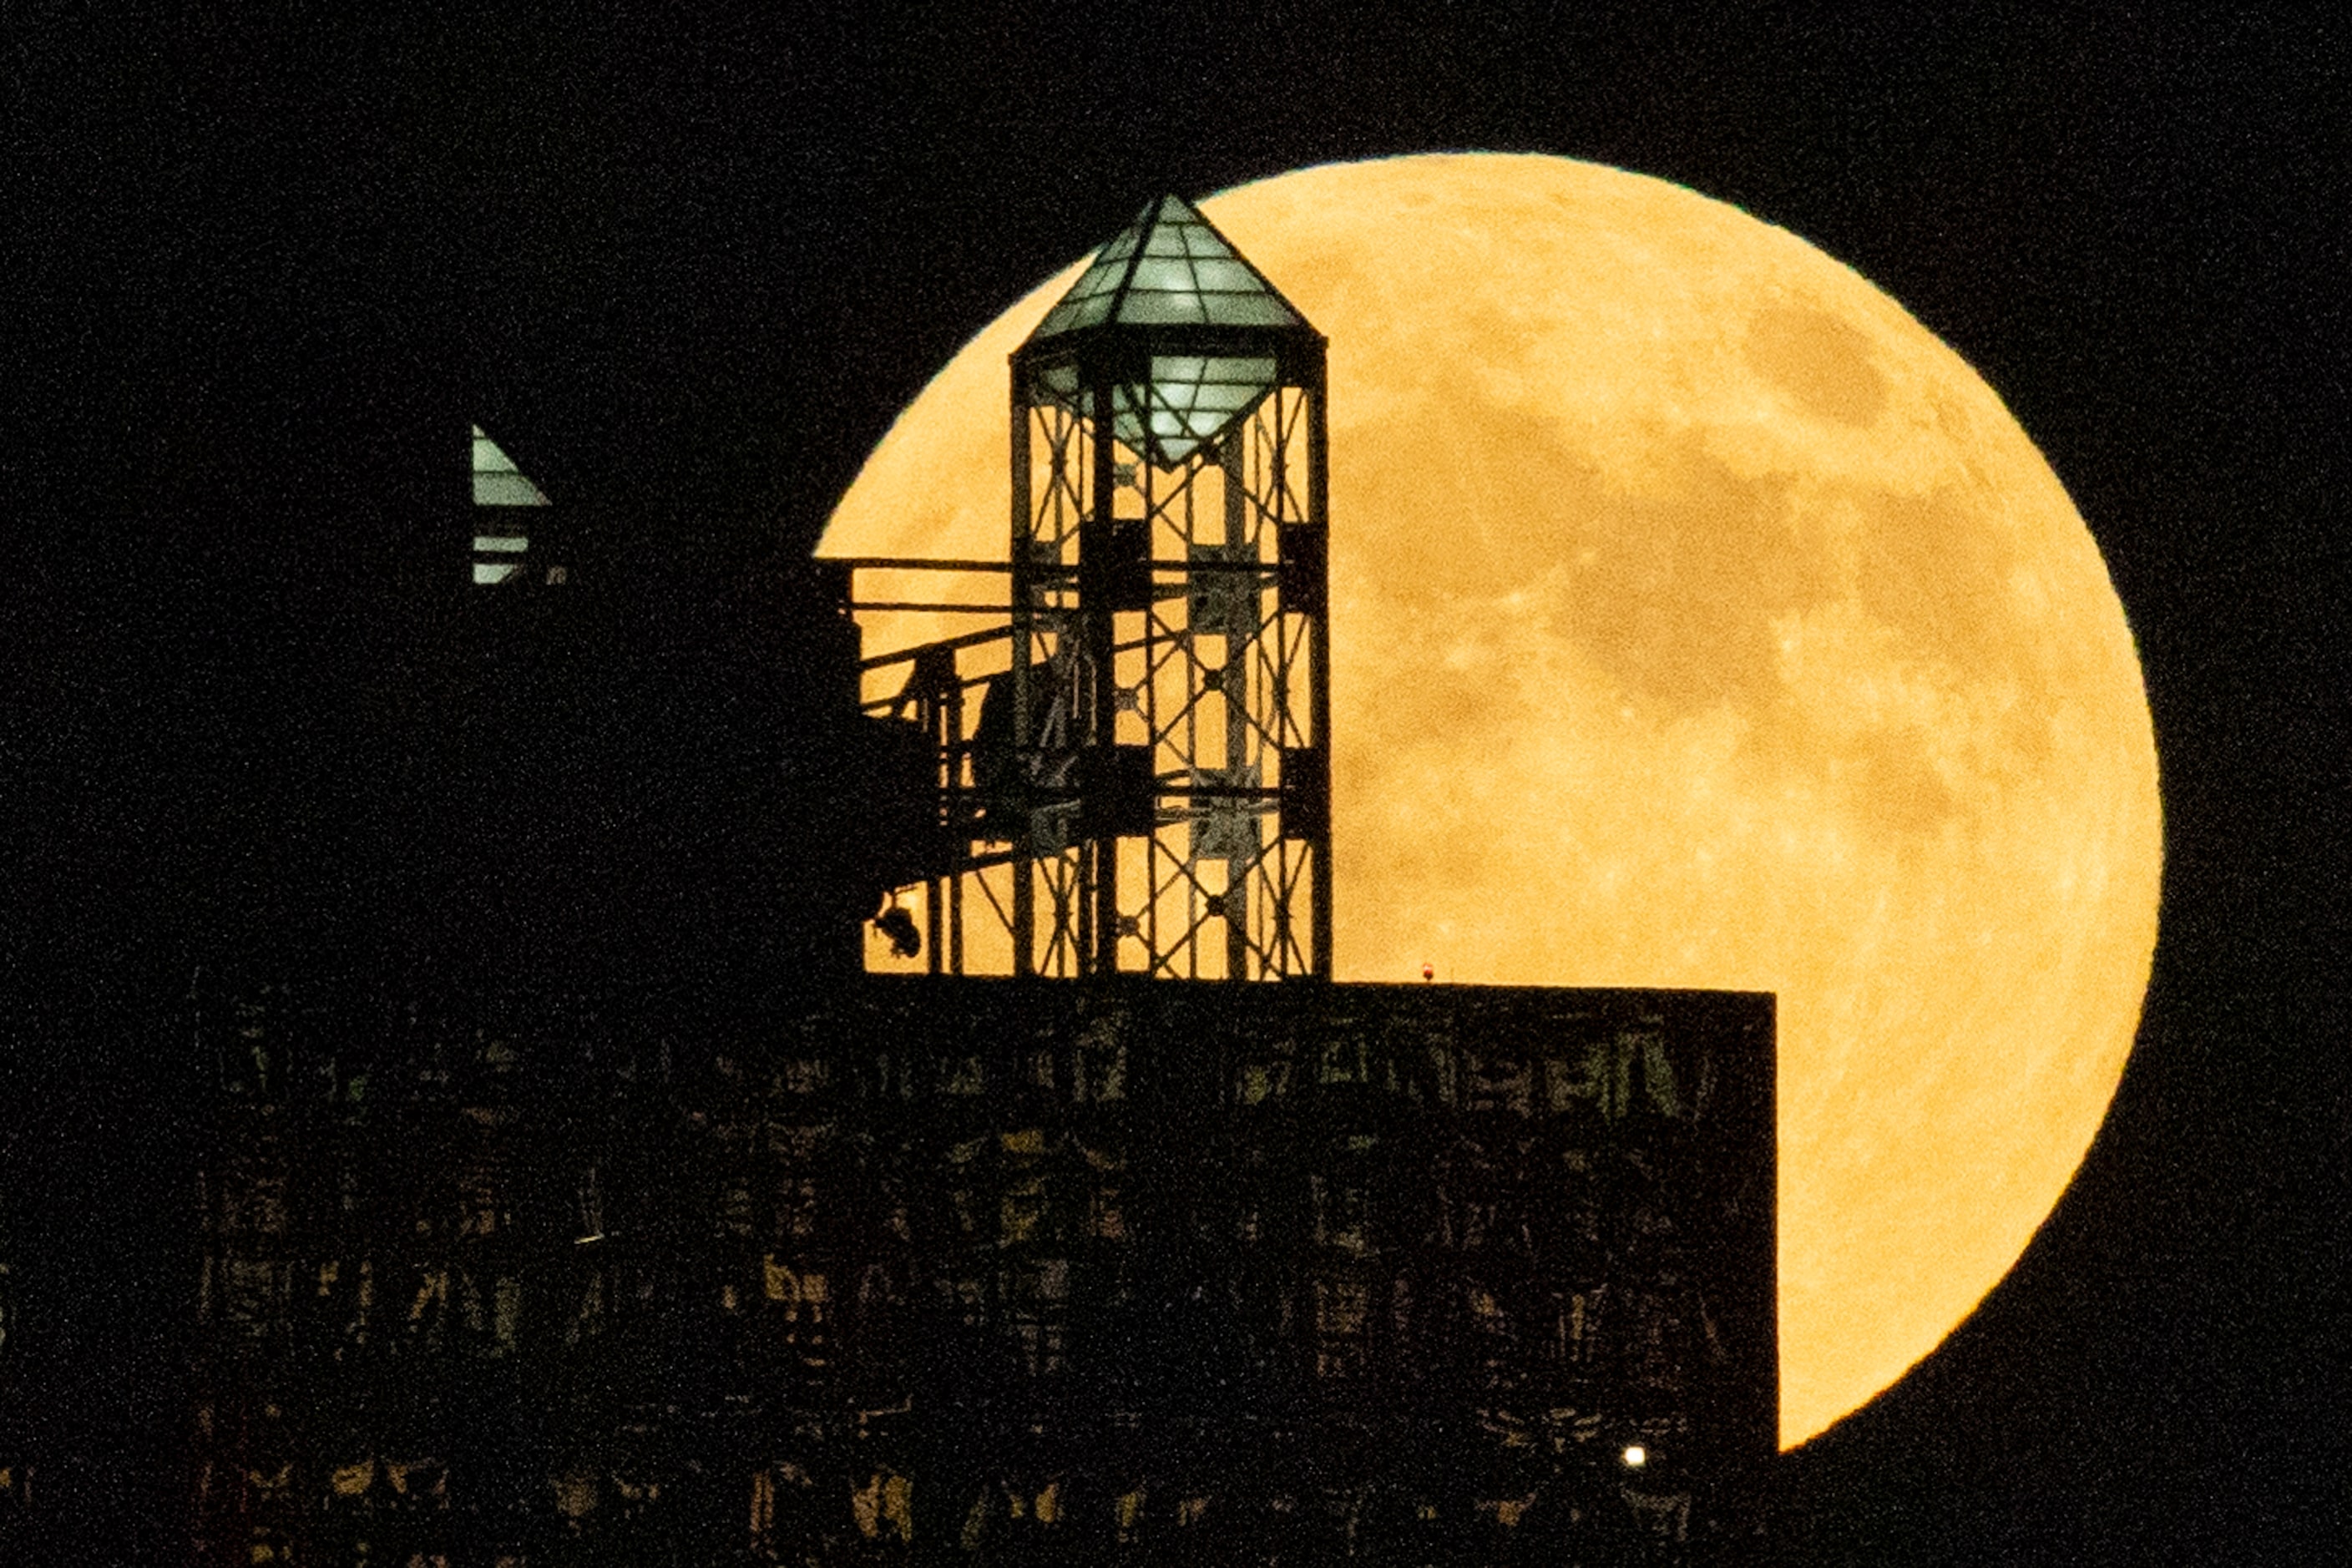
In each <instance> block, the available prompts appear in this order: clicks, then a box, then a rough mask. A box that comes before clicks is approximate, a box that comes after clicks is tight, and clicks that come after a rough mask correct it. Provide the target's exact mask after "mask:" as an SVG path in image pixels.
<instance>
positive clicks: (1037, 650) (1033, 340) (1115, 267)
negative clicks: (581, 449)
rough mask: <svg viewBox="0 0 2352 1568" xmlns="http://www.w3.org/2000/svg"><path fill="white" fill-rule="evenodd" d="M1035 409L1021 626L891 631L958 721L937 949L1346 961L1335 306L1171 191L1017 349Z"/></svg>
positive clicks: (922, 706)
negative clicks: (1333, 481) (939, 636)
mask: <svg viewBox="0 0 2352 1568" xmlns="http://www.w3.org/2000/svg"><path fill="white" fill-rule="evenodd" d="M1011 425H1012V437H1013V449H1012V491H1013V493H1012V524H1013V531H1012V541H1011V551H1010V553H1009V563H1010V564H1009V568H1008V570H1009V573H1010V576H1011V594H1010V597H1009V602H1008V603H1007V604H1006V605H1005V609H1006V612H1007V623H1006V625H1005V626H1004V627H1003V630H1002V632H997V631H983V632H979V633H975V634H971V635H970V636H968V637H960V638H955V639H950V641H949V642H945V643H935V644H931V645H928V646H927V647H922V648H917V649H908V650H906V651H904V652H902V653H899V654H895V655H886V656H884V657H883V658H881V659H878V660H870V661H868V662H869V664H892V663H898V662H903V663H905V664H906V665H907V666H908V680H907V683H906V685H905V687H904V688H902V689H900V690H899V691H898V694H897V695H896V696H895V697H892V698H889V699H887V700H884V701H883V702H880V703H877V704H876V706H877V708H881V709H887V710H891V711H894V712H898V713H901V714H906V713H908V712H909V711H911V713H912V715H913V717H914V718H915V719H916V720H917V721H918V722H919V723H920V724H921V725H922V726H923V727H924V729H925V731H926V733H927V734H929V737H930V738H931V740H932V742H933V743H934V744H935V745H936V746H937V748H938V751H939V772H938V782H939V785H940V802H941V805H940V811H939V834H940V837H938V838H936V839H935V840H934V841H933V842H932V844H931V846H930V847H929V850H928V851H927V852H926V853H925V854H924V855H923V856H922V857H921V859H922V861H923V864H922V865H921V867H920V869H921V871H922V873H923V875H922V877H921V880H922V882H923V884H924V891H923V894H922V898H923V901H924V903H925V907H926V910H927V914H928V919H929V925H930V928H931V931H930V935H931V948H932V966H933V967H934V968H935V969H940V970H944V971H948V972H952V973H966V972H973V973H978V972H983V971H986V970H988V969H991V968H1001V969H1002V970H1006V971H1009V972H1010V973H1015V974H1044V975H1064V976H1078V975H1104V974H1114V973H1141V974H1159V975H1165V976H1170V977H1178V978H1188V979H1225V980H1267V979H1286V978H1292V977H1297V976H1312V977H1315V978H1318V979H1328V978H1329V977H1330V973H1331V868H1330V843H1331V825H1330V809H1329V794H1330V788H1329V781H1330V760H1329V752H1328V728H1329V721H1330V678H1329V672H1328V665H1329V646H1330V644H1329V632H1328V621H1327V619H1326V615H1325V605H1326V592H1325V586H1326V549H1325V540H1326V528H1327V515H1326V514H1327V510H1328V504H1327V497H1328V484H1327V482H1326V477H1327V472H1328V464H1327V447H1328V443H1327V436H1326V426H1325V412H1324V339H1323V336H1322V334H1321V333H1319V332H1318V331H1316V330H1315V329H1314V328H1313V327H1312V326H1311V325H1309V324H1308V322H1307V319H1306V317H1305V316H1304V315H1303V314H1301V313H1300V312H1299V310H1297V307H1296V306H1294V305H1292V304H1291V303H1290V302H1289V301H1288V300H1285V299H1284V298H1283V297H1282V294H1281V292H1280V290H1278V289H1276V288H1275V287H1274V285H1273V284H1272V283H1270V282H1269V281H1267V279H1266V278H1265V274H1263V273H1261V272H1260V271H1258V269H1257V268H1255V267H1253V266H1252V265H1251V264H1250V263H1249V261H1248V260H1247V259H1246V258H1244V257H1243V256H1242V255H1241V253H1240V252H1239V251H1238V250H1236V249H1235V248H1234V246H1233V244H1232V243H1231V242H1230V241H1228V240H1227V239H1226V238H1225V237H1223V235H1221V234H1219V233H1218V232H1217V231H1216V229H1215V227H1214V226H1213V225H1211V224H1210V222H1209V221H1208V219H1207V218H1205V217H1203V216H1202V215H1201V213H1200V211H1199V210H1198V209H1197V208H1195V207H1194V206H1192V204H1191V203H1189V202H1186V201H1185V200H1183V199H1182V198H1181V197H1180V196H1173V195H1168V196H1161V197H1159V198H1157V199H1155V200H1154V201H1152V202H1150V204H1148V205H1146V206H1145V207H1144V209H1143V210H1142V212H1141V213H1139V215H1138V216H1137V217H1136V219H1135V221H1134V223H1132V224H1131V225H1129V226H1128V227H1127V228H1126V229H1125V230H1124V231H1122V232H1121V233H1120V234H1119V235H1118V237H1116V238H1114V239H1113V240H1112V241H1111V242H1110V243H1109V244H1108V246H1106V247H1104V248H1103V249H1102V251H1101V252H1100V253H1099V254H1098V255H1097V257H1096V258H1095V260H1094V263H1093V264H1092V265H1091V266H1090V267H1088V268H1087V270H1086V272H1085V274H1084V275H1083V276H1081V277H1080V278H1079V279H1078V280H1077V282H1076V284H1075V285H1073V286H1072V288H1071V289H1070V291H1069V292H1068V293H1067V294H1066V295H1065V296H1063V298H1062V300H1060V302H1058V303H1057V304H1055V307H1054V308H1053V310H1050V311H1049V312H1047V314H1046V316H1045V320H1044V321H1041V322H1040V323H1039V324H1038V326H1037V329H1036V331H1034V332H1033V333H1032V334H1031V335H1030V337H1029V340H1028V341H1027V342H1024V344H1023V345H1022V346H1021V347H1020V349H1019V350H1017V351H1016V352H1015V353H1013V361H1012V421H1011ZM911 564H916V563H903V562H881V561H866V562H859V563H854V565H866V566H907V565H911ZM942 564H946V563H942ZM853 602H855V595H853ZM1000 638H1001V639H1002V640H1003V643H1004V644H1005V645H1009V646H1007V647H1005V648H1004V650H1003V651H1002V652H996V653H994V654H993V656H991V655H990V654H988V653H982V652H980V650H981V649H982V648H987V647H992V646H993V645H996V644H997V643H998V642H999V639H1000ZM959 655H969V656H976V657H973V658H971V664H972V667H973V668H982V667H987V666H990V665H1001V666H1002V668H994V669H992V671H991V672H990V673H987V674H968V673H966V671H965V668H964V667H963V666H962V665H961V664H960V663H959V662H958V657H959ZM975 688H984V689H983V690H982V692H981V695H980V700H979V703H978V712H977V715H976V721H972V720H973V719H974V716H973V715H971V712H970V711H969V705H968V703H967V697H968V695H969V694H970V693H971V691H972V690H973V689H975ZM968 722H969V727H968V728H967V726H968ZM912 880H913V879H910V884H911V881H912ZM981 908H986V909H987V910H991V911H992V912H993V914H994V917H995V921H996V923H997V924H998V925H1000V926H1001V927H1002V928H1003V929H1002V935H1001V936H1000V937H996V938H994V939H993V940H992V941H991V942H990V943H989V948H990V952H988V953H985V954H984V953H982V952H981V951H980V949H979V946H978V944H976V943H975V944H974V945H972V946H970V947H968V946H967V944H966V942H965V916H966V913H967V911H971V910H977V909H981ZM898 920H899V921H900V924H901V930H902V931H904V932H905V933H906V934H907V936H908V938H909V939H910V940H911V938H912V936H913V923H912V922H913V917H912V916H911V915H906V914H902V915H900V916H899V917H898ZM942 948H944V951H942ZM1000 958H1001V959H1002V961H1003V962H1001V963H999V962H997V960H998V959H1000Z"/></svg>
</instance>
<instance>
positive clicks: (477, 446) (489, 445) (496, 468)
mask: <svg viewBox="0 0 2352 1568" xmlns="http://www.w3.org/2000/svg"><path fill="white" fill-rule="evenodd" d="M474 472H476V473H478V474H510V473H513V472H514V459H513V458H509V457H508V456H507V455H506V454H505V453H504V452H501V451H499V444H498V443H497V442H496V441H493V440H491V439H490V438H489V437H488V436H477V437H474Z"/></svg>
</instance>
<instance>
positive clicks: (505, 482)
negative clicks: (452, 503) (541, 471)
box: [474, 425, 548, 506]
mask: <svg viewBox="0 0 2352 1568" xmlns="http://www.w3.org/2000/svg"><path fill="white" fill-rule="evenodd" d="M474 504H475V505H476V506H545V505H547V504H548V501H547V496H546V495H545V493H544V492H542V491H541V489H540V488H539V487H538V486H537V485H535V484H532V483H531V482H530V479H527V478H525V477H524V476H523V474H522V473H520V471H519V470H518V469H517V468H515V465H514V459H513V458H509V457H508V456H507V455H506V453H504V452H502V451H500V450H499V444H498V443H497V442H496V441H493V440H491V439H490V438H489V437H488V436H486V435H484V434H483V433H482V427H481V426H478V425H477V426H474Z"/></svg>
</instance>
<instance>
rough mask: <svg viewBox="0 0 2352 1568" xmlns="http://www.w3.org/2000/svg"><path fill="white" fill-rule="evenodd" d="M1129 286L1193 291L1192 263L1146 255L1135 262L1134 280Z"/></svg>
mask: <svg viewBox="0 0 2352 1568" xmlns="http://www.w3.org/2000/svg"><path fill="white" fill-rule="evenodd" d="M1129 287H1131V288H1134V289H1168V290H1170V291H1171V292H1174V293H1180V294H1190V293H1192V292H1193V283H1192V264H1191V263H1189V262H1185V261H1168V260H1163V259H1161V258H1158V257H1152V256H1147V257H1145V258H1143V259H1142V260H1140V261H1139V262H1137V263H1136V264H1135V281H1134V282H1133V283H1132V284H1131V285H1129Z"/></svg>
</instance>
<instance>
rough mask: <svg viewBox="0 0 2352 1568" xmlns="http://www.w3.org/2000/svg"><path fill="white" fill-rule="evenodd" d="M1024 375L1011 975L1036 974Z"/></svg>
mask: <svg viewBox="0 0 2352 1568" xmlns="http://www.w3.org/2000/svg"><path fill="white" fill-rule="evenodd" d="M1024 380H1025V375H1024V372H1023V370H1022V369H1021V368H1020V367H1019V366H1017V365H1016V366H1014V367H1013V745H1012V749H1011V754H1010V755H1008V756H1006V757H1004V758H1003V760H1002V761H1001V762H1000V763H999V773H998V792H999V804H998V805H997V806H996V809H1000V810H1002V809H1005V806H1004V805H1003V804H1002V803H1003V799H1004V797H1005V796H1006V795H1010V796H1012V797H1013V807H1014V808H1015V809H1017V810H1018V812H1019V816H1020V821H1019V824H1018V826H1016V827H1015V828H1014V831H1013V863H1012V872H1013V973H1015V974H1034V973H1036V971H1037V964H1036V957H1035V948H1036V943H1037V894H1036V889H1034V886H1033V885H1032V879H1033V878H1034V877H1035V876H1036V874H1037V873H1036V865H1035V862H1034V859H1033V858H1032V856H1033V854H1034V840H1033V838H1032V836H1031V833H1030V816H1029V807H1028V794H1029V791H1028V773H1029V758H1030V755H1031V749H1032V748H1033V747H1034V745H1035V744H1036V734H1035V731H1034V720H1033V718H1032V716H1031V713H1030V703H1031V701H1032V700H1033V698H1034V693H1032V692H1031V691H1030V689H1029V659H1030V652H1029V646H1030V640H1031V633H1032V630H1033V620H1034V608H1035V605H1036V595H1037V586H1036V577H1035V562H1034V556H1033V554H1032V552H1031V549H1030V545H1031V542H1032V541H1033V539H1034V535H1035V532H1036V520H1035V519H1034V517H1033V516H1032V515H1031V512H1030V504H1031V503H1030V495H1029V419H1030V408H1029V388H1028V387H1027V386H1026V385H1025V384H1024Z"/></svg>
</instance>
